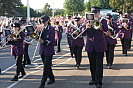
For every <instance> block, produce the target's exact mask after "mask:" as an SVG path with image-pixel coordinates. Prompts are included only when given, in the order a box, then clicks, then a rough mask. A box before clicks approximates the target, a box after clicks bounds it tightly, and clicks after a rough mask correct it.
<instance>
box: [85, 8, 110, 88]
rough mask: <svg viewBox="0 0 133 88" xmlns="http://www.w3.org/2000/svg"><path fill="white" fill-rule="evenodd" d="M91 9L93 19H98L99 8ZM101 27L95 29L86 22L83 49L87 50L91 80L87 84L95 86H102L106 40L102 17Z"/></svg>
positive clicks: (104, 22) (105, 24)
mask: <svg viewBox="0 0 133 88" xmlns="http://www.w3.org/2000/svg"><path fill="white" fill-rule="evenodd" d="M91 11H92V12H93V13H94V20H98V19H99V14H100V8H99V7H91ZM101 24H102V26H101V28H100V29H99V30H96V29H94V28H92V26H91V25H90V23H88V24H86V28H87V31H86V34H87V41H86V47H85V50H86V51H87V54H88V58H89V62H90V71H91V77H92V80H91V81H90V82H89V85H94V84H95V85H96V88H102V79H103V57H104V51H106V49H107V47H106V41H105V38H104V33H103V31H104V32H106V31H107V29H108V28H107V21H106V20H105V19H103V20H102V21H101Z"/></svg>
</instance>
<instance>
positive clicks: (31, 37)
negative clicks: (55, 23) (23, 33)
mask: <svg viewBox="0 0 133 88" xmlns="http://www.w3.org/2000/svg"><path fill="white" fill-rule="evenodd" d="M39 27H40V25H39ZM39 27H37V28H36V30H35V31H34V32H32V33H30V34H29V35H28V36H27V37H26V38H25V39H24V42H26V43H28V44H32V43H33V41H34V40H35V39H38V38H39V36H38V34H37V31H38V29H39Z"/></svg>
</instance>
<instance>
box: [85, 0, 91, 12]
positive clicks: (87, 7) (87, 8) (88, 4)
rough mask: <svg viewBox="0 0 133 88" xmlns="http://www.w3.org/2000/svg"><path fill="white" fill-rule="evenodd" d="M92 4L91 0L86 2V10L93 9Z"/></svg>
mask: <svg viewBox="0 0 133 88" xmlns="http://www.w3.org/2000/svg"><path fill="white" fill-rule="evenodd" d="M90 6H91V3H90V1H89V2H86V3H85V12H88V11H91V8H90Z"/></svg>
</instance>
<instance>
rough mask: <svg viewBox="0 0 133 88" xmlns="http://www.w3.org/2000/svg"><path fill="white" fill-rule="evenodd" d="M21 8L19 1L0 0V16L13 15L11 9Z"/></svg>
mask: <svg viewBox="0 0 133 88" xmlns="http://www.w3.org/2000/svg"><path fill="white" fill-rule="evenodd" d="M21 6H23V5H22V3H21V0H0V10H1V13H0V15H2V16H9V15H10V14H15V13H14V11H13V8H14V7H21Z"/></svg>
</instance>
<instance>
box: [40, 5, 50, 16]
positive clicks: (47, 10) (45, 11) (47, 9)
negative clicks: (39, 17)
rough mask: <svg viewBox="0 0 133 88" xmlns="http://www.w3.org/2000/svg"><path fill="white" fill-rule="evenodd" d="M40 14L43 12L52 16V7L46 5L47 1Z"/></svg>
mask: <svg viewBox="0 0 133 88" xmlns="http://www.w3.org/2000/svg"><path fill="white" fill-rule="evenodd" d="M42 14H45V15H47V16H52V9H51V8H50V5H48V3H46V4H45V6H44V8H43V11H42Z"/></svg>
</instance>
